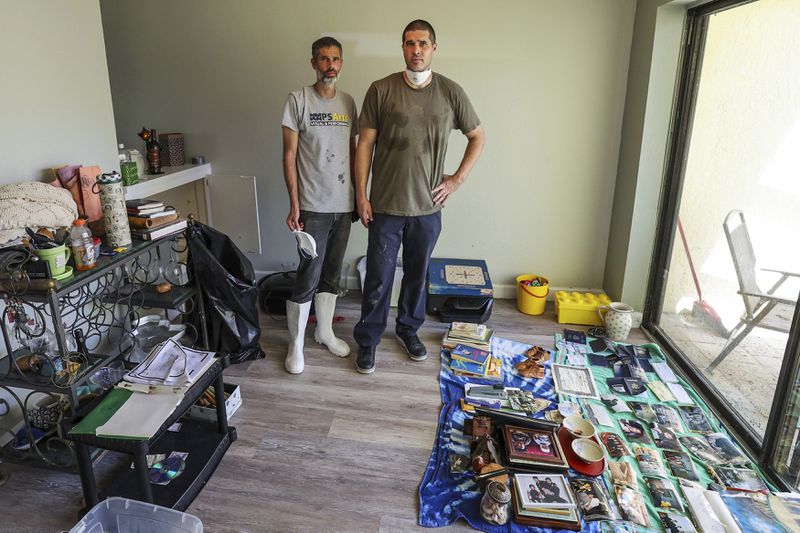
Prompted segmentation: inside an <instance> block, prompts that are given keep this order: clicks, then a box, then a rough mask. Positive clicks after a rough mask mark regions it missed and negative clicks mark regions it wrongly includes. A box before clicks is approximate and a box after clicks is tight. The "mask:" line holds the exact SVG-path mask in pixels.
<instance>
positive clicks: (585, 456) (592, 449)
mask: <svg viewBox="0 0 800 533" xmlns="http://www.w3.org/2000/svg"><path fill="white" fill-rule="evenodd" d="M571 446H572V451H573V452H575V455H577V456H578V457H579V458H580V460H581V461H584V462H585V463H589V464H594V463H599V462H600V461H602V460H603V449H602V448H601V447H600V445H599V444H597V441H595V440H594V439H575V440H574V441H572V445H571Z"/></svg>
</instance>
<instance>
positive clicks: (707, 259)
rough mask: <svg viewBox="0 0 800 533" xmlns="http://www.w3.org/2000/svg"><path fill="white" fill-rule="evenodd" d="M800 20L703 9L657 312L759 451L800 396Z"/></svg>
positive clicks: (685, 89)
mask: <svg viewBox="0 0 800 533" xmlns="http://www.w3.org/2000/svg"><path fill="white" fill-rule="evenodd" d="M799 25H800V2H796V1H793V0H759V1H756V2H746V3H745V2H742V3H739V4H737V3H735V2H731V1H724V2H716V3H714V2H712V3H710V4H707V5H705V6H702V7H700V8H696V9H694V10H690V11H689V15H688V18H687V37H688V38H687V42H688V43H689V44H688V45H687V48H686V50H685V53H684V61H683V71H682V75H681V76H682V79H681V84H680V87H679V95H678V99H677V104H676V112H675V117H674V121H673V122H674V130H673V131H674V133H673V136H672V139H671V146H670V154H669V165H668V169H667V175H666V178H665V179H666V186H665V188H664V196H663V198H662V202H661V211H660V213H659V231H658V239H659V242H658V243H657V250H656V256H655V259H654V263H653V265H652V269H651V276H650V285H649V293H648V301H647V305H646V310H645V317H644V322H643V325H644V327H645V328H646V329H648V330H649V331H651V333H652V334H653V335H654V336H656V338H657V339H658V340H660V341H662V342H663V343H664V344H666V345H667V346H668V348H669V349H670V351H672V352H674V355H675V356H676V359H677V361H678V362H679V363H680V365H681V366H682V367H683V368H684V370H686V372H687V373H688V374H689V375H690V376H691V377H692V378H693V380H694V381H695V382H696V384H697V386H698V388H699V389H700V390H701V391H702V392H704V393H705V394H706V396H707V397H709V399H710V401H711V402H712V404H714V406H715V407H716V408H717V410H719V411H720V412H721V413H722V414H723V416H724V417H725V418H726V419H727V420H728V421H729V422H730V424H731V426H732V427H733V428H734V430H735V431H736V432H737V433H738V434H739V436H740V437H741V438H742V439H743V440H744V441H745V442H746V443H747V444H748V445H749V446H750V448H751V449H753V450H754V451H756V452H757V453H762V451H763V450H766V448H768V447H775V446H777V445H778V444H777V436H776V435H777V432H778V431H779V430H778V428H779V427H780V425H781V424H784V426H785V424H786V423H787V421H786V420H783V419H784V418H785V417H784V415H785V414H786V412H785V411H787V409H788V410H790V411H791V410H794V403H792V401H794V402H798V401H800V398H798V399H791V400H790V399H788V397H787V396H786V393H787V392H789V391H787V390H786V389H780V388H779V387H778V384H779V383H781V382H783V383H784V384H789V382H790V381H792V378H793V377H795V376H794V374H792V369H793V364H794V360H795V359H796V354H795V353H794V352H793V351H792V350H791V346H792V344H791V342H790V339H791V334H793V333H792V332H793V330H792V324H793V322H794V314H795V309H796V302H797V298H798V293H800V276H798V275H795V274H794V273H800V246H797V245H796V244H795V243H796V242H798V239H797V237H796V235H797V234H798V233H799V232H800V209H798V208H797V206H798V205H800V149H798V146H800V61H797V57H800V38H798V26H799ZM792 385H793V383H792ZM776 408H779V409H783V410H784V412H776V411H775V409H776ZM793 420H794V422H792V421H791V420H789V421H788V423H789V424H790V425H791V424H792V423H793V424H794V425H795V427H796V426H797V416H796V415H794V419H793ZM784 429H786V428H784ZM786 434H787V435H788V434H789V431H788V429H787V433H786ZM787 438H788V437H787ZM785 455H791V454H790V453H788V452H787V453H786V454H785ZM797 455H798V459H797V463H798V465H800V452H798V454H797ZM790 462H791V461H790ZM798 468H800V467H798Z"/></svg>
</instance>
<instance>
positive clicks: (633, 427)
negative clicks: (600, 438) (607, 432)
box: [619, 418, 650, 444]
mask: <svg viewBox="0 0 800 533" xmlns="http://www.w3.org/2000/svg"><path fill="white" fill-rule="evenodd" d="M619 427H620V429H621V430H622V432H623V433H624V434H625V437H626V438H627V439H628V440H629V441H636V442H640V443H642V444H650V437H649V436H648V435H647V431H646V430H645V429H644V426H643V425H642V424H641V422H637V421H636V420H630V419H628V418H620V419H619Z"/></svg>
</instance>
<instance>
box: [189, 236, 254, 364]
mask: <svg viewBox="0 0 800 533" xmlns="http://www.w3.org/2000/svg"><path fill="white" fill-rule="evenodd" d="M187 235H188V241H189V264H190V265H192V268H193V269H194V275H195V277H196V281H197V285H198V287H199V289H200V290H202V291H203V301H204V306H205V309H204V311H205V315H206V319H207V324H208V340H209V349H210V350H214V351H217V352H223V353H227V354H228V355H229V356H230V360H231V363H243V362H245V361H252V360H255V359H261V358H263V357H265V355H264V351H263V350H262V349H261V346H260V345H259V339H260V338H261V326H260V325H259V322H258V309H257V307H256V305H257V302H258V287H257V286H256V281H255V272H253V265H252V264H251V263H250V261H249V260H248V259H247V257H245V255H244V254H243V253H242V252H241V250H239V248H237V247H236V245H235V244H233V241H231V240H230V238H229V237H228V236H227V235H225V234H224V233H220V232H219V231H217V230H215V229H214V228H212V227H210V226H206V225H205V224H201V223H200V222H197V221H194V222H192V223H191V224H189V229H188V231H187ZM199 320H200V319H199V316H198V313H196V312H195V313H193V314H192V316H191V317H190V321H191V322H192V323H194V324H195V326H197V325H198V324H199ZM198 331H199V329H198Z"/></svg>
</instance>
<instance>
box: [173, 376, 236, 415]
mask: <svg viewBox="0 0 800 533" xmlns="http://www.w3.org/2000/svg"><path fill="white" fill-rule="evenodd" d="M223 387H224V389H225V392H227V393H230V396H228V399H227V400H225V408H226V411H227V412H228V420H230V419H231V417H232V416H233V413H235V412H236V410H237V409H239V407H241V406H242V389H241V388H240V387H239V385H236V384H234V383H225V384H224V385H223ZM186 417H187V418H192V419H194V420H206V421H209V422H216V420H217V410H216V408H213V407H203V406H202V405H199V404H197V403H195V404H194V405H193V406H191V407H190V408H189V410H188V411H187V412H186Z"/></svg>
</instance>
